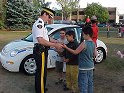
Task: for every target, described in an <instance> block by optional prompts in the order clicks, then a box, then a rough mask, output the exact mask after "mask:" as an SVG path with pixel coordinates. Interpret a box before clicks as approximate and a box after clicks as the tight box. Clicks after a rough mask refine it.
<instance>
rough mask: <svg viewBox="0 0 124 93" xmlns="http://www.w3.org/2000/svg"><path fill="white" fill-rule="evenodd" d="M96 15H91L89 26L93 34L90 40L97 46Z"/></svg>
mask: <svg viewBox="0 0 124 93" xmlns="http://www.w3.org/2000/svg"><path fill="white" fill-rule="evenodd" d="M97 22H98V21H97V17H96V16H92V17H91V26H92V29H93V36H92V40H93V42H94V43H95V44H96V46H97V43H96V41H97V38H98V26H97Z"/></svg>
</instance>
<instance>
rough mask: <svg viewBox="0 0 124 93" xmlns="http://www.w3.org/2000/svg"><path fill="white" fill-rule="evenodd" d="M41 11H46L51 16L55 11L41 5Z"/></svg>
mask: <svg viewBox="0 0 124 93" xmlns="http://www.w3.org/2000/svg"><path fill="white" fill-rule="evenodd" d="M42 8H43V11H45V12H47V13H48V14H49V15H50V17H51V18H53V16H54V15H55V11H54V10H52V9H50V8H46V7H42Z"/></svg>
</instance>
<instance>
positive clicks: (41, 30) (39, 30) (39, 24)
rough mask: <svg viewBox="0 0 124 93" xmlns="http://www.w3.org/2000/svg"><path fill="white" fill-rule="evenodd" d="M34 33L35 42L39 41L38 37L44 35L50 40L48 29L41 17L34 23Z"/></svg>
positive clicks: (43, 36)
mask: <svg viewBox="0 0 124 93" xmlns="http://www.w3.org/2000/svg"><path fill="white" fill-rule="evenodd" d="M32 35H33V42H34V43H38V40H37V37H42V38H44V39H45V40H47V41H49V37H48V31H47V29H46V28H45V27H44V21H43V20H42V19H41V18H38V20H37V21H36V22H35V23H34V24H33V27H32Z"/></svg>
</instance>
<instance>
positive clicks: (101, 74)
mask: <svg viewBox="0 0 124 93" xmlns="http://www.w3.org/2000/svg"><path fill="white" fill-rule="evenodd" d="M29 33H30V31H27V32H22V31H21V32H10V31H0V50H1V49H2V48H3V47H4V45H6V44H7V43H8V42H10V41H12V40H15V39H21V38H23V37H25V36H27V35H28V34H29ZM99 39H100V40H102V41H103V42H104V43H105V44H106V45H107V47H108V55H107V58H106V60H104V61H103V62H102V63H101V64H96V69H95V71H94V87H95V92H94V93H124V92H123V91H121V90H122V89H121V86H124V59H121V58H120V57H118V56H117V55H116V52H117V51H118V50H124V38H117V31H115V32H111V33H110V38H107V36H106V33H105V32H100V33H99Z"/></svg>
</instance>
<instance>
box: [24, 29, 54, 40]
mask: <svg viewBox="0 0 124 93" xmlns="http://www.w3.org/2000/svg"><path fill="white" fill-rule="evenodd" d="M46 28H47V31H48V32H49V31H51V30H52V29H53V28H51V27H46ZM22 40H24V41H29V42H33V37H32V33H30V34H29V35H28V36H27V37H25V38H23V39H22Z"/></svg>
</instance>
